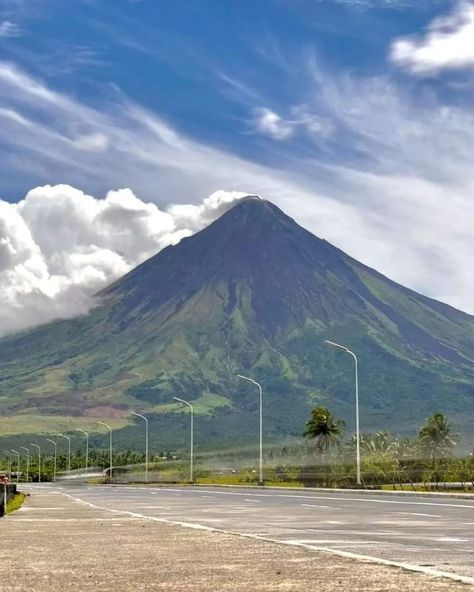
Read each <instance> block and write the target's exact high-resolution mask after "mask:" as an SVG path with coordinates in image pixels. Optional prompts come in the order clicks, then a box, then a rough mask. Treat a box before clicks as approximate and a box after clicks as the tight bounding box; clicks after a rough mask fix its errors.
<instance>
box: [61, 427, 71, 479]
mask: <svg viewBox="0 0 474 592" xmlns="http://www.w3.org/2000/svg"><path fill="white" fill-rule="evenodd" d="M58 436H59V437H60V438H64V439H65V440H67V444H68V447H67V471H68V473H70V472H71V438H70V437H69V436H65V435H64V434H58Z"/></svg>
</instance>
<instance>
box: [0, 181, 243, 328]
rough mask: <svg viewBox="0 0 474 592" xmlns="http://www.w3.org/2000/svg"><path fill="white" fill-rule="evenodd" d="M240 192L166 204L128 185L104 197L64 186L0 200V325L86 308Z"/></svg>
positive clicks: (23, 324)
mask: <svg viewBox="0 0 474 592" xmlns="http://www.w3.org/2000/svg"><path fill="white" fill-rule="evenodd" d="M244 195H246V194H245V193H240V192H226V191H217V192H215V193H214V194H212V195H210V196H209V197H207V198H206V199H204V201H203V202H202V203H201V204H199V205H191V204H190V205H184V204H181V205H174V206H170V207H169V208H168V209H167V210H166V211H164V210H161V209H160V208H158V206H156V205H155V204H153V203H146V202H144V201H142V200H141V199H139V198H138V197H137V196H135V195H134V193H133V192H132V191H131V190H130V189H120V190H117V191H109V192H108V193H107V195H106V196H105V198H104V199H98V198H96V197H93V196H91V195H87V194H85V193H84V192H82V191H80V190H79V189H75V188H74V187H71V186H69V185H56V186H50V185H48V186H43V187H37V188H35V189H32V190H31V191H29V192H28V194H27V195H26V197H25V198H24V199H23V200H21V201H20V202H19V203H17V204H11V203H7V202H5V201H2V200H0V300H1V301H2V307H1V309H0V327H1V331H2V333H7V332H9V331H16V330H18V329H23V328H26V327H30V326H34V325H37V324H40V323H45V322H47V321H50V320H53V319H56V318H67V317H72V316H76V315H78V314H82V313H85V312H87V311H88V310H89V309H90V308H91V307H92V306H93V305H94V298H93V295H94V294H95V293H96V292H97V291H98V290H100V289H101V288H103V287H104V286H106V285H107V284H109V283H110V282H112V281H113V280H115V279H117V278H118V277H120V276H122V275H123V274H125V273H126V272H127V271H129V270H130V269H131V268H132V267H135V266H136V265H138V264H139V263H141V262H142V261H144V260H145V259H147V258H148V257H150V256H152V255H153V254H155V253H156V252H157V251H159V250H161V249H162V248H163V247H165V246H167V245H170V244H176V243H177V242H179V240H180V239H181V238H182V237H184V236H188V235H190V234H192V233H193V232H195V231H197V230H199V229H201V228H202V227H203V226H205V225H207V224H208V223H210V222H211V221H212V220H213V219H215V218H216V217H218V216H220V215H221V214H222V213H223V212H225V211H226V209H228V208H229V207H230V206H231V205H232V203H233V202H235V200H237V199H239V198H241V197H243V196H244Z"/></svg>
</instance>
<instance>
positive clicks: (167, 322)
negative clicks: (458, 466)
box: [0, 196, 474, 446]
mask: <svg viewBox="0 0 474 592" xmlns="http://www.w3.org/2000/svg"><path fill="white" fill-rule="evenodd" d="M326 339H329V340H332V341H337V342H340V343H343V344H345V345H346V346H348V347H349V348H350V349H351V350H353V351H354V352H356V353H357V355H358V358H359V365H360V391H361V394H360V398H361V418H362V420H361V421H362V424H361V428H362V430H363V431H369V430H374V429H379V430H382V429H383V430H393V431H395V432H397V433H405V434H409V433H413V432H414V431H415V430H416V429H417V427H418V426H419V424H420V423H421V422H422V421H423V420H424V418H425V417H426V416H427V415H429V414H430V413H432V412H434V411H442V412H445V413H447V414H450V415H451V416H452V419H454V421H455V422H457V424H456V425H457V426H458V430H460V431H462V430H465V431H468V424H467V420H468V418H467V417H466V411H467V410H470V409H472V405H473V397H474V386H473V385H474V317H472V316H470V315H467V314H465V313H463V312H461V311H458V310H456V309H454V308H452V307H450V306H448V305H446V304H443V303H441V302H437V301H435V300H433V299H430V298H426V297H424V296H422V295H420V294H417V293H416V292H414V291H412V290H409V289H407V288H405V287H403V286H401V285H399V284H397V283H395V282H393V281H391V280H389V279H388V278H386V277H385V276H383V275H381V274H380V273H378V272H376V271H374V270H373V269H370V268H369V267H367V266H365V265H363V264H361V263H359V262H358V261H356V260H354V259H353V258H351V257H349V256H348V255H346V254H345V253H344V252H342V251H341V250H339V249H337V248H336V247H334V246H332V245H331V244H330V243H328V242H327V241H325V240H321V239H319V238H317V237H316V236H314V235H313V234H311V233H310V232H308V231H307V230H305V229H304V228H302V227H301V226H299V225H298V224H297V223H296V222H295V221H294V220H292V219H291V218H289V217H288V216H286V215H285V214H284V213H283V212H282V211H281V210H280V209H279V208H278V207H276V206H275V205H274V204H272V203H271V202H269V201H266V200H263V199H261V198H259V197H256V196H248V197H246V198H244V199H242V200H240V201H239V202H238V203H237V204H236V205H234V206H233V207H232V208H231V209H230V210H228V211H227V212H226V213H225V214H224V215H222V216H221V217H220V218H219V219H218V220H216V221H215V222H213V223H212V224H210V225H209V226H208V227H207V228H205V229H204V230H202V231H201V232H198V233H197V234H195V235H193V236H191V237H189V238H185V239H183V240H181V242H180V243H179V244H178V245H176V246H170V247H167V248H165V249H163V250H162V251H160V252H159V253H158V254H157V255H155V256H154V257H152V258H151V259H149V260H147V261H145V262H144V263H143V264H141V265H139V266H138V267H136V268H135V269H134V270H132V271H131V272H130V273H128V274H127V275H125V276H124V277H122V278H121V279H119V280H118V281H117V282H115V283H114V284H112V285H111V286H109V287H108V288H106V289H105V290H103V291H102V292H101V293H100V294H99V295H98V305H97V306H96V307H95V308H94V309H93V310H92V311H91V312H90V313H89V314H87V315H85V316H82V317H79V318H76V319H72V320H66V321H58V322H55V323H51V324H49V325H46V326H43V327H39V328H36V329H34V330H31V331H28V332H24V333H21V334H17V335H13V336H9V337H6V338H4V339H3V340H1V341H0V411H1V413H2V416H3V417H4V418H6V419H5V421H6V424H5V425H6V426H7V432H8V430H9V429H10V432H14V431H15V429H16V430H17V431H20V430H21V431H31V429H30V427H31V426H30V425H29V423H28V422H31V423H33V419H34V418H35V421H36V423H37V419H38V418H41V421H40V424H41V425H42V426H43V428H44V429H46V430H49V429H54V428H55V427H56V426H61V425H63V424H64V422H66V421H68V422H69V421H71V420H69V419H67V420H66V418H70V417H73V418H75V419H74V420H73V421H76V422H79V423H77V425H81V426H83V425H86V424H87V422H88V421H92V418H97V417H101V418H104V419H109V420H111V421H113V422H115V423H114V426H115V427H121V428H123V429H122V439H123V441H124V442H128V440H127V438H128V436H127V434H128V433H130V434H132V433H133V430H132V428H131V427H129V423H130V410H132V409H138V410H141V411H142V412H146V413H147V414H148V415H149V416H150V417H151V418H152V420H153V421H155V422H156V424H157V425H159V426H160V428H159V430H158V431H159V434H160V435H159V436H156V437H157V439H158V440H157V442H158V443H159V444H160V445H163V446H165V445H171V444H172V443H173V438H174V432H175V429H176V426H177V425H178V423H179V422H180V421H182V414H181V410H180V409H179V408H178V407H177V406H174V405H173V404H172V397H173V396H179V397H184V398H186V399H187V400H192V401H194V404H195V410H196V414H197V415H198V416H200V430H201V433H202V437H203V438H205V440H206V441H207V442H213V441H217V440H219V441H222V440H226V441H227V440H228V441H229V442H230V441H232V442H237V441H243V440H244V439H246V438H247V436H248V434H250V433H254V427H255V426H254V423H255V411H256V408H257V399H256V396H255V393H253V392H252V391H251V390H250V391H249V387H248V385H243V384H241V383H239V381H237V380H236V375H237V374H238V373H244V374H250V375H251V376H253V377H254V378H255V379H257V380H259V382H261V383H262V385H263V386H264V392H265V426H266V434H267V437H269V438H275V439H277V438H282V437H284V436H288V435H295V436H296V435H300V434H301V432H302V429H303V425H304V422H305V420H306V419H307V416H308V414H309V410H310V409H311V407H313V406H315V405H317V404H322V405H325V406H327V407H329V408H330V409H331V410H332V411H333V412H334V413H335V414H336V415H339V416H341V417H343V418H344V419H346V420H348V422H351V421H352V418H353V367H352V359H350V357H349V356H346V355H344V354H343V353H342V352H338V351H336V350H334V349H331V348H330V347H328V346H327V345H326V344H325V343H324V341H325V340H326ZM61 422H62V423H61ZM74 425H76V424H74ZM180 425H181V424H180ZM8 426H13V427H11V428H9V427H8ZM14 426H16V427H14ZM18 426H20V427H18ZM130 437H131V436H130Z"/></svg>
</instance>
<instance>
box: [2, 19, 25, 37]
mask: <svg viewBox="0 0 474 592" xmlns="http://www.w3.org/2000/svg"><path fill="white" fill-rule="evenodd" d="M22 34H23V31H22V30H21V28H20V27H19V26H18V25H16V24H15V23H12V22H11V21H8V20H5V21H1V22H0V39H2V38H10V37H21V35H22Z"/></svg>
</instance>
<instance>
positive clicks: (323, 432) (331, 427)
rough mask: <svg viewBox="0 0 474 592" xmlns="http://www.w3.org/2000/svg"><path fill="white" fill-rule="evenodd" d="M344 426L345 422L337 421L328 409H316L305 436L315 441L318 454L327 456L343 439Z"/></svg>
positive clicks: (307, 425) (312, 413) (308, 423)
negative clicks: (332, 447)
mask: <svg viewBox="0 0 474 592" xmlns="http://www.w3.org/2000/svg"><path fill="white" fill-rule="evenodd" d="M344 425H345V423H344V421H343V420H342V419H336V418H335V417H334V415H333V414H332V413H331V412H330V411H329V409H326V407H316V408H315V409H313V410H312V411H311V417H310V419H309V420H308V421H307V422H306V428H305V431H304V432H303V436H305V437H306V438H311V439H313V440H314V441H315V448H316V451H317V452H318V454H327V453H328V452H329V448H330V447H331V445H332V444H337V443H338V442H339V440H340V439H341V436H342V430H343V427H344Z"/></svg>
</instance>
